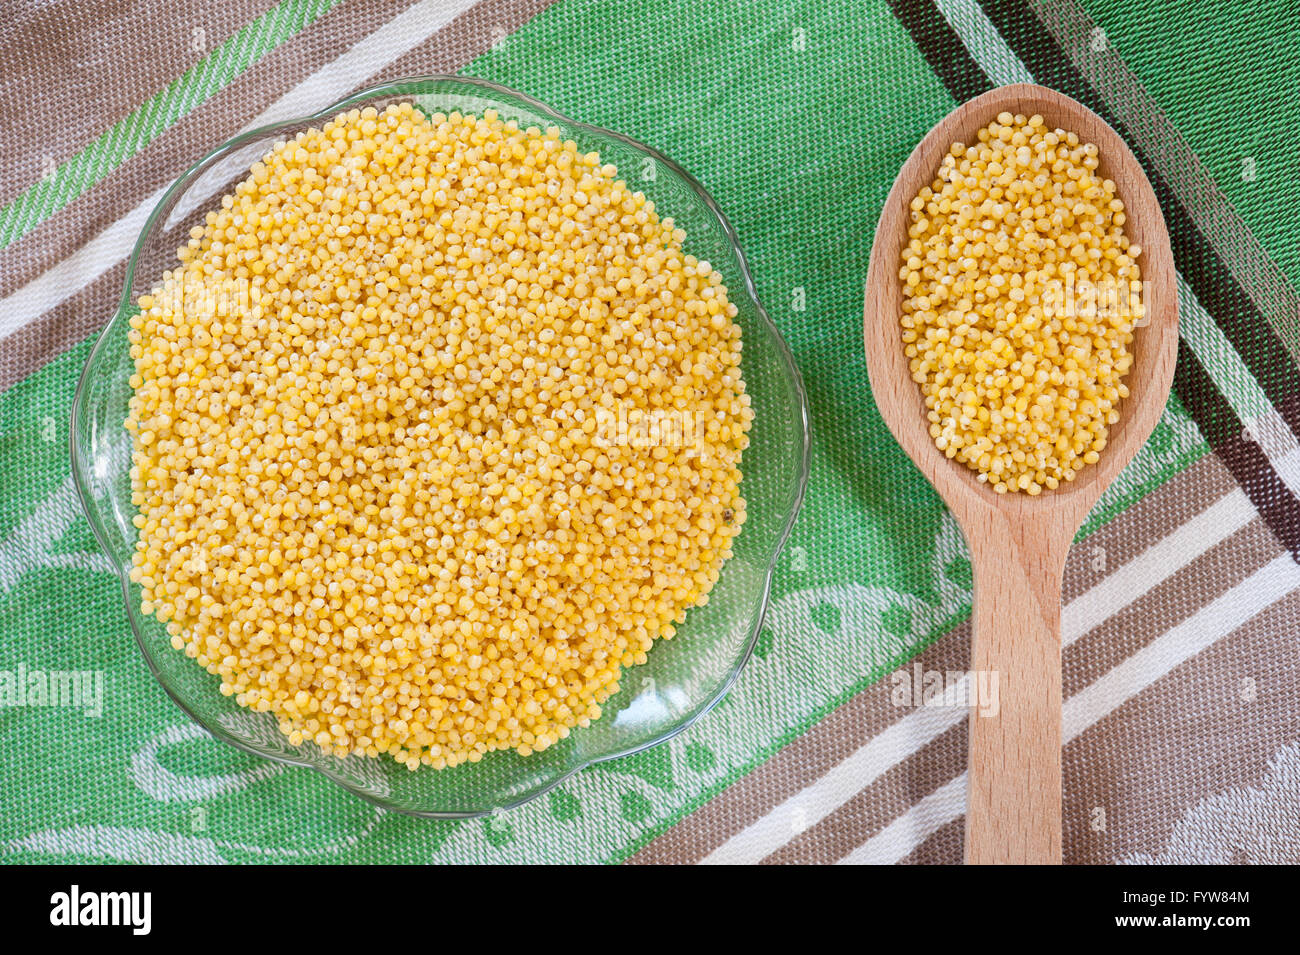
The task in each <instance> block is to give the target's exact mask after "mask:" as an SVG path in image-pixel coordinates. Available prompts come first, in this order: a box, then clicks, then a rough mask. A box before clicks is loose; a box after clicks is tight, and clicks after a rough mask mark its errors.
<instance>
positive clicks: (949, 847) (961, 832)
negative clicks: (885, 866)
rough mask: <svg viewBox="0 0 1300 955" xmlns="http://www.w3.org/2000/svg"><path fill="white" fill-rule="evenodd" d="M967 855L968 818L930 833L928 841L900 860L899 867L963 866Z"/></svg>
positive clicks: (960, 819) (960, 818) (955, 821)
mask: <svg viewBox="0 0 1300 955" xmlns="http://www.w3.org/2000/svg"><path fill="white" fill-rule="evenodd" d="M965 855H966V817H965V816H964V815H962V816H958V817H957V818H956V819H954V820H953V821H952V822H950V823H948V824H947V825H945V826H942V827H940V828H939V829H936V830H935V831H934V832H932V833H930V835H929V836H928V837H926V840H925V841H924V842H923V843H921V844H920V845H919V846H917V847H916V848H915V849H913V850H912V851H911V852H910V853H908V854H907V855H906V856H904V857H903V858H902V859H899V860H898V863H899V865H961V863H962V860H963V859H964V857H965Z"/></svg>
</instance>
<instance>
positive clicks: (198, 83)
mask: <svg viewBox="0 0 1300 955" xmlns="http://www.w3.org/2000/svg"><path fill="white" fill-rule="evenodd" d="M3 7H4V10H3V17H2V22H3V26H2V27H0V29H3V31H4V38H5V43H4V44H3V46H0V142H2V143H3V146H4V156H5V159H6V162H5V164H4V168H3V170H0V299H2V300H3V303H2V305H0V389H3V390H2V391H0V690H3V689H4V687H5V686H6V685H8V686H9V687H10V690H11V692H9V693H8V695H6V694H5V693H3V692H0V702H4V701H7V702H6V705H4V706H3V707H0V735H2V736H3V738H4V740H5V741H6V747H5V754H4V756H3V773H2V774H0V792H3V807H4V812H3V813H2V814H0V858H3V859H4V860H5V861H9V862H33V861H104V860H111V861H128V862H129V861H183V862H267V861H319V862H331V861H346V862H388V861H394V862H395V861H402V862H417V861H421V862H444V861H445V862H498V861H503V862H504V861H553V862H623V861H630V862H697V861H710V862H840V861H845V862H911V863H948V862H957V861H960V858H961V837H962V824H963V818H962V813H963V807H964V802H965V778H964V763H965V748H966V729H965V715H966V711H964V710H961V709H958V708H954V707H946V708H943V707H917V708H912V707H907V706H899V705H895V704H896V701H895V700H894V699H893V698H892V696H891V687H892V681H891V680H890V679H889V676H890V674H891V673H893V672H895V671H897V670H898V669H899V668H906V669H907V671H908V672H925V671H935V670H937V671H945V672H946V671H949V670H961V669H964V668H965V667H966V666H967V663H968V656H969V629H968V625H967V623H966V621H967V618H968V616H969V611H970V586H971V582H970V572H969V563H968V562H967V559H966V549H965V544H964V542H963V540H962V537H961V534H960V532H959V531H958V530H957V528H956V526H955V524H954V523H953V522H952V520H951V519H950V518H949V517H948V515H947V514H946V511H945V509H944V508H943V506H942V504H941V503H940V501H939V499H938V498H937V496H936V495H935V494H934V493H933V491H932V490H930V488H929V487H928V485H926V484H925V482H924V481H923V479H922V478H921V476H920V474H919V473H918V472H917V471H916V470H915V469H914V468H913V467H912V465H911V464H910V463H909V462H908V461H907V459H906V458H905V457H904V455H903V453H902V452H901V450H900V449H899V448H898V446H897V445H896V444H895V443H894V441H893V439H892V438H891V437H890V435H889V433H888V431H887V430H886V428H885V427H884V425H883V423H882V422H881V420H880V418H879V416H878V415H877V413H876V411H875V409H874V407H873V405H872V402H871V397H870V394H869V390H868V387H867V378H866V370H865V365H864V361H863V357H862V336H861V308H862V281H863V277H864V276H865V274H866V266H867V257H868V253H869V251H870V248H871V241H872V229H873V226H874V223H875V221H876V217H877V215H878V214H879V211H880V206H881V203H882V201H883V200H884V197H885V195H886V193H887V192H888V190H889V188H890V186H891V184H892V182H893V179H894V176H895V174H896V173H897V171H898V169H899V167H900V165H901V164H902V162H903V161H904V159H905V158H906V157H907V155H908V153H909V152H910V151H911V149H912V147H913V146H914V145H915V144H916V142H917V141H918V140H919V139H920V138H921V137H922V135H924V133H925V132H926V131H927V130H928V129H929V128H930V127H931V126H932V125H933V124H934V123H935V122H936V121H937V120H938V119H940V118H941V117H942V116H943V115H944V114H945V113H947V112H948V111H949V110H951V109H952V108H953V106H954V105H955V104H956V103H958V102H961V101H963V100H965V99H967V98H969V97H971V96H974V95H977V94H978V93H980V92H982V91H984V90H986V89H989V88H991V87H993V86H997V85H1001V84H1004V83H1012V82H1023V81H1029V82H1040V83H1044V84H1046V85H1049V86H1052V87H1054V88H1056V89H1058V90H1060V91H1062V92H1064V93H1066V94H1069V95H1071V96H1074V97H1076V98H1078V99H1080V100H1081V101H1083V102H1084V103H1085V104H1087V105H1088V106H1090V107H1091V108H1092V109H1094V110H1096V111H1097V112H1099V113H1100V114H1101V115H1102V116H1104V117H1105V118H1106V119H1107V120H1108V121H1109V122H1110V123H1111V124H1112V125H1113V126H1114V127H1115V128H1116V129H1117V130H1119V131H1120V133H1121V134H1122V135H1124V137H1125V138H1126V140H1127V141H1128V142H1129V143H1130V145H1131V146H1132V147H1133V149H1134V151H1135V153H1137V155H1138V156H1139V158H1140V159H1141V161H1142V162H1143V165H1144V166H1145V168H1146V170H1147V173H1148V176H1149V177H1150V179H1151V181H1152V183H1153V185H1154V186H1155V188H1156V191H1157V194H1158V196H1159V198H1160V201H1161V205H1162V208H1163V209H1164V211H1165V216H1166V220H1167V221H1168V223H1169V226H1170V231H1171V235H1172V237H1173V243H1174V253H1175V260H1176V263H1177V266H1178V271H1179V276H1178V288H1179V294H1180V306H1181V322H1182V326H1181V332H1182V340H1181V342H1180V349H1179V364H1178V371H1177V376H1176V380H1175V385H1174V393H1173V395H1172V396H1171V398H1170V400H1169V404H1168V407H1167V408H1166V410H1165V413H1164V417H1163V419H1162V421H1161V423H1160V425H1159V426H1158V428H1157V429H1156V431H1155V433H1154V434H1153V435H1152V437H1151V439H1150V441H1149V442H1148V443H1147V445H1146V447H1145V448H1144V449H1143V450H1142V451H1141V453H1140V454H1139V455H1138V457H1137V458H1136V459H1135V460H1134V461H1133V463H1132V464H1131V465H1130V466H1129V467H1128V468H1127V470H1126V471H1125V472H1124V474H1123V475H1122V476H1121V478H1120V479H1119V480H1118V481H1117V482H1116V484H1115V485H1114V486H1112V487H1111V488H1110V489H1109V491H1108V492H1107V493H1106V495H1105V496H1104V498H1103V500H1102V501H1101V503H1100V504H1099V505H1098V506H1097V508H1096V509H1095V511H1094V512H1093V514H1092V515H1091V516H1090V517H1089V519H1088V521H1087V522H1086V524H1085V526H1084V528H1083V530H1082V531H1081V533H1080V536H1079V538H1078V539H1077V541H1076V543H1075V546H1074V548H1073V549H1072V551H1071V554H1070V557H1069V560H1068V563H1067V566H1066V572H1065V594H1064V599H1065V609H1064V612H1063V639H1064V643H1065V646H1064V667H1065V737H1066V739H1065V776H1064V781H1063V782H1064V793H1065V812H1066V820H1065V825H1066V833H1065V844H1066V849H1065V856H1066V861H1067V862H1073V863H1122V862H1139V863H1140V862H1153V861H1154V862H1158V861H1188V862H1210V861H1214V862H1253V863H1272V862H1292V863H1295V862H1300V691H1297V689H1296V688H1297V686H1300V566H1297V561H1298V560H1300V370H1298V369H1297V365H1296V358H1295V356H1296V354H1298V353H1300V304H1298V301H1297V296H1296V292H1295V289H1296V288H1297V287H1300V225H1298V223H1300V208H1297V207H1298V206H1300V188H1298V187H1300V183H1298V180H1300V156H1297V155H1296V147H1295V138H1294V134H1293V133H1294V130H1295V128H1296V127H1297V125H1298V123H1300V61H1297V59H1296V58H1295V56H1294V53H1293V51H1294V49H1295V46H1296V44H1297V43H1298V42H1300V9H1297V8H1296V7H1295V5H1294V4H1289V3H1285V2H1280V0H1279V2H1277V3H1272V4H1269V3H1261V4H1249V5H1244V7H1243V5H1237V4H1227V3H1222V4H1215V3H1192V2H1190V0H1189V2H1179V3H1175V4H1166V3H1156V2H1152V0H1140V2H1127V3H1119V2H1113V0H1034V2H1033V3H1030V4H1023V3H1006V2H994V0H986V2H982V3H981V2H976V0H936V2H909V0H863V2H857V3H824V2H811V0H787V2H781V3H776V2H772V0H757V2H752V3H743V4H741V3H726V2H721V0H693V2H685V0H658V2H653V0H555V2H547V0H395V2H362V0H281V2H279V3H276V2H275V0H233V2H215V0H213V2H208V0H180V2H176V0H167V2H164V0H115V2H112V3H104V2H89V0H64V2H59V3H44V2H35V0H31V2H28V0H7V2H6V3H4V4H3ZM452 72H464V73H466V74H468V75H473V76H479V77H484V78H487V79H491V80H494V81H497V82H499V83H502V84H505V85H506V86H509V87H512V88H515V89H519V90H522V91H524V92H527V93H528V94H530V95H532V96H534V97H536V98H538V99H541V100H542V101H544V102H547V103H549V104H551V105H552V106H554V107H556V108H557V109H559V110H560V111H561V112H563V113H565V114H567V115H569V116H572V117H574V118H576V119H579V120H582V121H585V122H589V123H594V124H598V125H601V126H605V127H608V128H610V129H614V130H618V131H621V132H624V133H627V134H628V135H630V136H632V137H634V138H636V139H639V140H641V141H642V142H645V143H647V144H649V145H651V146H653V147H655V148H657V149H659V150H661V151H663V152H664V153H666V154H667V155H669V156H671V157H672V158H673V159H675V160H676V161H677V162H679V163H680V164H681V165H682V166H684V167H685V168H686V169H687V170H689V171H690V172H691V173H692V174H693V175H694V176H696V177H697V178H698V179H699V180H700V181H701V182H702V183H703V184H704V186H705V187H706V188H707V189H708V190H709V192H710V193H711V194H712V195H713V196H714V198H716V199H717V201H718V203H719V204H720V206H721V207H722V208H723V210H724V211H725V212H726V214H727V216H728V218H729V219H730V221H731V223H732V224H733V226H735V228H736V230H737V232H738V234H739V237H740V242H741V245H742V247H743V248H744V250H745V252H746V254H747V256H748V258H749V261H750V265H751V268H752V271H753V273H754V278H755V281H756V284H757V288H758V292H759V295H760V298H761V299H762V301H763V302H764V304H765V306H766V308H767V309H768V311H769V313H770V314H771V316H772V317H773V319H774V321H775V322H776V323H777V324H778V326H779V327H780V328H781V330H782V332H783V333H784V335H785V336H786V338H787V340H788V341H789V343H790V345H791V348H792V350H793V352H794V354H795V358H796V361H797V363H798V365H799V367H800V369H801V371H802V373H803V376H804V380H805V383H806V386H807V388H808V392H809V399H810V404H811V410H812V425H813V453H812V475H811V480H810V484H809V488H808V494H807V498H806V501H805V504H804V507H803V510H802V511H801V513H800V516H799V519H798V521H797V523H796V525H795V528H794V531H793V534H792V536H791V539H790V541H789V543H788V545H787V547H786V549H785V551H784V553H783V555H782V557H781V561H780V565H779V567H778V569H777V573H776V576H775V579H774V582H773V595H772V596H773V599H772V604H771V607H770V609H769V612H768V616H767V621H766V625H765V628H764V631H763V633H762V635H761V637H760V642H759V646H758V649H757V651H756V654H755V656H754V658H753V659H752V660H751V662H750V663H749V664H748V665H747V667H746V668H745V670H744V671H743V673H742V674H741V677H740V679H739V681H738V682H737V683H736V685H735V686H734V688H733V689H732V690H731V692H730V694H729V695H728V696H727V698H726V699H725V700H724V701H723V702H722V703H721V704H720V705H719V706H718V707H717V708H715V709H714V710H713V711H712V712H710V713H709V714H708V715H707V716H705V717H704V718H703V719H702V720H700V721H699V722H698V723H697V724H695V725H694V726H692V727H691V728H689V729H688V730H687V731H686V732H684V733H682V734H681V735H679V736H677V737H675V738H673V739H672V740H671V741H669V742H668V743H665V744H663V745H660V746H657V747H653V748H651V749H649V750H646V751H643V752H642V753H639V754H637V755H634V756H629V757H624V758H622V759H619V760H615V761H611V762H607V763H603V764H600V765H598V766H595V767H591V768H588V769H586V770H584V771H582V772H580V773H578V774H577V775H576V776H574V777H572V778H570V779H568V780H566V781H565V782H564V783H563V784H562V785H561V786H560V787H559V788H557V789H556V790H554V791H552V792H551V793H549V794H547V795H546V796H544V797H542V798H540V799H538V800H535V801H533V802H531V803H528V804H526V805H524V806H522V807H520V808H518V809H516V810H512V811H510V812H508V813H504V814H501V815H498V816H494V817H491V818H487V819H473V820H464V821H430V820H423V819H415V818H411V817H407V816H404V815H400V814H397V813H385V812H382V811H381V810H378V809H376V808H375V807H373V806H371V805H369V804H368V803H365V802H363V801H361V800H359V799H357V798H355V797H353V796H351V795H349V794H348V793H346V792H344V791H343V790H341V789H339V788H337V787H335V786H334V785H332V784H331V783H329V782H328V781H327V780H325V779H324V778H322V777H321V776H319V775H318V774H315V773H313V772H312V771H310V770H307V769H301V768H289V767H285V766H282V765H280V764H271V763H267V762H263V761H260V760H258V759H256V758H254V757H251V756H248V755H245V754H243V753H241V752H237V751H235V750H233V749H231V748H229V747H226V746H224V745H223V744H221V743H219V742H217V741H216V740H214V739H212V738H210V737H209V736H208V735H207V734H206V733H205V732H204V731H203V730H202V729H201V728H199V727H198V726H197V725H195V724H193V723H192V722H191V721H190V720H189V719H188V718H187V717H186V716H185V715H184V714H183V713H182V712H181V711H180V710H179V709H178V708H177V707H176V706H175V705H174V704H173V703H172V702H171V701H170V700H169V699H168V698H167V696H166V695H165V693H164V692H163V690H162V689H161V687H160V686H158V684H157V683H156V682H155V681H154V680H153V678H152V677H151V675H150V674H149V672H148V669H147V667H146V666H145V665H144V662H143V660H142V658H141V656H140V653H139V651H138V650H137V648H136V646H135V643H134V641H133V638H132V635H131V632H130V628H129V625H128V624H127V621H126V617H125V614H124V612H123V608H122V606H121V596H120V589H119V586H118V583H117V580H116V577H115V576H114V573H113V570H112V568H111V566H110V565H109V563H108V561H107V559H106V558H105V557H104V556H103V555H102V554H101V553H100V552H99V550H98V548H97V546H96V543H95V541H94V539H93V537H92V535H91V532H90V529H89V526H88V525H87V523H86V521H85V519H84V517H83V516H82V514H81V511H80V507H79V504H78V501H77V496H76V492H75V490H74V487H73V484H72V480H71V477H70V474H69V466H68V451H67V448H68V414H69V408H70V402H71V398H72V391H73V388H74V386H75V383H76V380H77V376H78V374H79V373H80V370H81V367H82V365H83V364H84V362H85V359H86V357H87V355H88V353H89V350H90V346H91V344H92V343H93V339H94V336H95V333H96V332H97V331H98V330H99V329H101V328H102V327H103V325H104V324H105V323H106V322H107V320H108V319H109V318H110V317H111V316H112V314H113V312H114V310H115V308H116V304H117V300H118V297H119V295H120V292H121V287H122V282H123V278H124V275H125V270H126V260H127V257H128V256H129V254H130V250H131V246H132V244H133V243H134V241H135V238H136V236H137V235H138V234H139V231H140V229H141V227H142V226H143V224H144V220H145V218H147V216H148V213H149V212H150V210H151V209H152V208H153V206H154V205H155V204H156V202H157V201H158V198H159V196H160V194H161V191H162V190H163V189H165V188H166V186H167V185H168V184H169V183H170V182H171V181H172V180H174V179H175V178H176V177H177V176H178V175H179V174H180V173H181V172H182V171H183V170H184V169H185V168H186V167H187V166H188V165H189V164H190V163H191V162H193V161H194V160H195V159H196V158H198V157H199V156H201V155H203V154H204V153H206V152H207V151H208V150H209V149H210V148H212V147H213V146H215V145H216V144H218V143H220V142H222V141H223V140H225V139H227V138H229V137H230V136H232V135H234V134H236V133H237V132H239V131H240V130H241V129H244V128H246V127H249V126H251V125H260V124H262V123H265V122H268V121H271V120H274V119H278V118H289V117H295V116H301V115H305V114H307V113H310V112H312V111H314V110H316V109H319V108H321V107H323V106H326V105H328V104H329V103H331V102H333V101H335V100H337V99H340V98H341V97H343V96H344V95H346V94H348V93H350V92H352V91H355V90H358V89H361V88H363V87H365V86H368V85H371V84H373V83H375V82H379V81H382V80H385V79H391V78H395V77H399V76H409V75H416V74H432V73H452ZM688 247H689V242H688ZM917 668H919V669H917ZM53 671H90V672H93V673H94V674H97V679H98V680H99V681H100V685H101V687H102V695H101V696H100V698H99V699H98V700H97V702H96V703H95V705H83V706H77V707H70V706H51V705H44V704H42V703H40V702H38V701H34V700H31V699H23V698H21V697H22V695H21V694H19V695H18V696H17V697H16V696H15V695H14V693H13V692H12V688H13V687H14V686H16V685H18V683H19V682H21V681H23V680H26V678H27V677H29V676H30V675H31V674H33V673H37V674H40V673H49V672H53ZM5 681H8V682H7V683H6V682H5ZM19 704H22V705H19ZM462 769H463V770H464V771H472V767H464V768H462ZM452 771H458V770H452Z"/></svg>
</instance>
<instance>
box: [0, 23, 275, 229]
mask: <svg viewBox="0 0 1300 955" xmlns="http://www.w3.org/2000/svg"><path fill="white" fill-rule="evenodd" d="M275 2H276V0H221V2H213V0H90V2H87V0H81V2H71V3H68V2H65V3H55V4H39V5H28V4H23V5H22V6H25V7H26V9H21V8H20V9H18V10H16V11H15V10H12V9H10V11H9V12H8V15H7V17H6V19H8V20H9V23H8V29H7V31H6V36H5V41H4V42H5V57H4V68H3V70H0V129H3V130H4V131H5V162H6V166H7V169H6V174H5V176H4V178H3V180H0V204H8V203H9V202H10V201H12V200H13V198H14V197H15V196H17V195H18V194H19V193H21V192H22V191H23V190H25V189H26V188H27V187H28V186H30V185H32V184H33V183H35V182H37V181H39V180H40V178H41V177H42V176H43V175H45V173H46V172H47V165H48V163H50V162H55V163H61V162H63V161H64V160H66V159H68V158H69V157H70V156H72V155H73V154H75V153H76V152H77V151H78V150H79V149H81V148H82V147H84V146H85V145H86V144H87V143H89V142H91V141H92V140H94V139H95V138H96V137H98V136H100V135H101V134H102V133H103V132H104V131H105V130H107V129H109V128H110V127H111V126H112V125H113V124H114V123H116V122H118V121H119V120H121V119H122V118H123V117H125V116H127V115H129V114H130V113H131V111H132V110H134V109H135V108H136V107H138V106H139V105H140V104H141V103H143V102H144V101H145V100H147V99H149V97H151V96H153V95H154V93H156V92H157V91H158V90H160V89H162V88H163V87H165V86H166V85H167V84H168V83H170V82H172V81H173V80H175V79H177V78H178V77H179V76H180V75H181V74H183V73H184V72H185V71H186V70H188V69H190V68H191V67H192V66H194V65H195V64H196V63H198V62H199V61H200V60H202V59H203V57H204V56H205V55H206V53H207V52H208V51H210V50H212V49H213V48H215V47H217V46H219V45H220V44H221V43H223V42H225V41H226V40H227V39H228V38H229V37H230V36H232V35H233V34H234V33H236V32H237V31H238V30H239V29H240V28H241V27H243V26H244V25H245V24H246V23H248V22H250V21H252V20H255V19H257V17H259V16H261V15H262V14H263V13H265V12H266V11H267V10H269V9H270V8H271V7H273V6H274V5H275ZM11 7H12V5H11ZM90 14H93V16H92V15H90ZM146 24H147V26H148V29H142V28H141V27H142V26H143V25H146ZM196 31H202V32H201V33H197V32H196ZM52 83H57V84H58V85H57V87H54V86H52ZM51 93H54V94H55V97H54V98H55V101H56V103H57V106H58V110H59V117H58V122H56V123H52V122H50V117H49V113H48V112H47V111H46V110H42V109H34V108H33V106H35V105H37V104H45V103H49V101H50V99H51Z"/></svg>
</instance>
